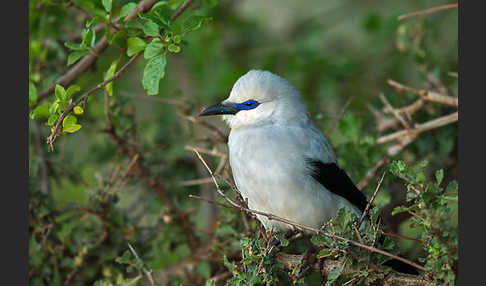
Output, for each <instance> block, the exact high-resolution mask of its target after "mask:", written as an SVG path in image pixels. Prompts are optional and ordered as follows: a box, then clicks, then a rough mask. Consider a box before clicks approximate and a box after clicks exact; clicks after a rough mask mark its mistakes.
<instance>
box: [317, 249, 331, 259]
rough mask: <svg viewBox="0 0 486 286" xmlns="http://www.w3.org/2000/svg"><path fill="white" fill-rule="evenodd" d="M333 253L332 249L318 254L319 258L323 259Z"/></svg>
mask: <svg viewBox="0 0 486 286" xmlns="http://www.w3.org/2000/svg"><path fill="white" fill-rule="evenodd" d="M331 253H332V250H331V249H330V248H324V249H322V250H321V251H319V253H318V254H317V258H323V257H326V256H329V255H330V254H331Z"/></svg>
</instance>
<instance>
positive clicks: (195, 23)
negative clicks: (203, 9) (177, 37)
mask: <svg viewBox="0 0 486 286" xmlns="http://www.w3.org/2000/svg"><path fill="white" fill-rule="evenodd" d="M211 20H212V18H211V17H206V16H200V15H191V16H189V17H188V18H187V19H186V20H185V21H184V23H183V24H182V34H185V33H188V32H191V31H194V30H197V29H199V28H201V27H202V25H203V24H205V23H208V22H209V21H211Z"/></svg>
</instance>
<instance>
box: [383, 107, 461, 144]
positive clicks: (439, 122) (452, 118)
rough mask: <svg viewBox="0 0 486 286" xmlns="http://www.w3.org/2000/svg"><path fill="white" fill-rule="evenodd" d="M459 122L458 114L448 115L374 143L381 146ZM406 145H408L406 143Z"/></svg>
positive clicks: (387, 136)
mask: <svg viewBox="0 0 486 286" xmlns="http://www.w3.org/2000/svg"><path fill="white" fill-rule="evenodd" d="M457 120H459V113H458V112H454V113H452V114H449V115H445V116H442V117H439V118H436V119H433V120H430V121H427V122H425V123H422V124H416V125H415V126H414V128H412V129H408V130H400V131H397V132H395V133H392V134H389V135H385V136H382V137H380V138H378V139H376V143H378V144H383V143H387V142H390V141H393V140H397V139H401V138H404V137H405V138H407V137H408V138H415V137H416V136H417V135H419V134H420V133H422V132H425V131H429V130H432V129H435V128H438V127H442V126H444V125H448V124H451V123H454V122H456V121H457ZM407 144H408V143H407Z"/></svg>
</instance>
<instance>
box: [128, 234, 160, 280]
mask: <svg viewBox="0 0 486 286" xmlns="http://www.w3.org/2000/svg"><path fill="white" fill-rule="evenodd" d="M128 247H129V248H130V251H131V252H132V254H133V256H135V258H136V259H137V261H138V262H139V263H140V264H141V265H145V263H143V261H142V259H140V257H138V254H137V252H135V249H133V247H132V246H131V245H130V243H128ZM142 271H143V273H144V274H145V276H147V279H148V281H149V282H150V285H152V286H157V283H155V281H154V278H153V277H152V269H149V270H147V268H145V266H142Z"/></svg>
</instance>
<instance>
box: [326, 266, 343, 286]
mask: <svg viewBox="0 0 486 286" xmlns="http://www.w3.org/2000/svg"><path fill="white" fill-rule="evenodd" d="M345 265H346V264H345V263H342V264H341V266H340V267H337V268H334V269H333V270H331V271H329V275H327V281H326V286H331V285H333V284H332V283H333V282H334V281H335V280H336V279H337V278H339V276H340V275H341V273H342V272H343V270H344V266H345Z"/></svg>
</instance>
